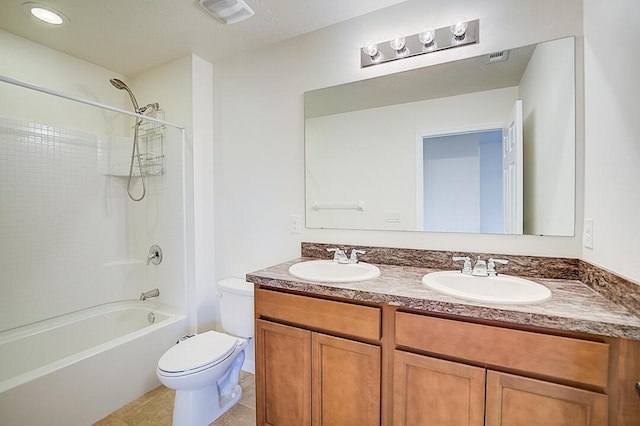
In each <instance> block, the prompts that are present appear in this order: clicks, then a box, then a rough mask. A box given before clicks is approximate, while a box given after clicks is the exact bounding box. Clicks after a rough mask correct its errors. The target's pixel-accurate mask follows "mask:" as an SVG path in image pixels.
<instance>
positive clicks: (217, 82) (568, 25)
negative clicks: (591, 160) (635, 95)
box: [214, 0, 582, 276]
mask: <svg viewBox="0 0 640 426" xmlns="http://www.w3.org/2000/svg"><path fill="white" fill-rule="evenodd" d="M460 15H463V16H466V17H467V18H468V19H472V18H479V19H480V43H479V44H477V45H474V46H470V47H464V48H460V49H451V50H447V51H443V52H439V53H437V54H433V55H422V56H419V57H415V58H410V59H406V60H403V61H395V62H392V63H388V64H383V65H379V66H374V67H369V68H367V69H364V70H363V69H360V64H359V60H360V58H359V53H358V52H359V48H360V46H362V45H363V43H364V42H365V41H367V40H376V41H382V40H387V39H389V38H390V37H391V35H393V34H394V33H396V32H404V33H407V34H412V33H417V32H418V31H420V30H421V29H422V28H424V27H430V26H432V27H440V26H445V25H448V24H449V23H450V21H451V20H453V19H455V18H456V17H457V16H460ZM570 35H577V36H581V35H582V2H581V1H578V0H571V1H562V2H557V1H551V0H545V1H537V2H531V1H528V0H518V1H513V0H489V1H482V2H478V1H473V0H466V1H457V2H442V1H434V0H429V1H424V0H409V1H406V2H403V3H401V4H399V5H396V6H392V7H390V8H387V9H383V10H381V11H378V12H375V13H371V14H368V15H365V16H362V17H359V18H356V19H352V20H349V21H346V22H343V23H340V24H338V25H334V26H332V27H329V28H325V29H322V30H319V31H316V32H313V33H310V34H306V35H304V36H301V37H298V38H296V39H293V40H289V41H286V42H283V43H279V44H277V45H274V46H271V47H268V48H265V49H261V50H259V51H254V52H252V53H250V54H246V55H241V56H238V57H236V58H232V59H229V60H227V61H224V62H220V63H217V64H214V123H215V126H214V138H215V141H214V143H215V152H214V154H215V162H214V169H215V182H216V201H215V203H216V212H215V213H216V266H217V274H218V275H219V276H226V275H242V274H244V273H246V272H249V271H251V270H255V269H258V268H260V267H265V266H268V265H270V264H274V263H278V262H282V261H285V260H287V259H291V258H294V257H296V256H298V255H299V253H300V241H326V242H335V243H351V244H362V245H365V244H366V245H379V246H395V247H409V248H425V249H451V250H477V251H487V252H497V253H521V254H532V255H549V256H551V255H555V256H568V257H578V256H579V255H580V251H581V250H580V245H581V240H580V235H578V236H575V237H535V236H497V235H469V234H425V233H415V232H399V231H341V230H317V229H307V230H303V232H302V233H301V234H291V233H289V215H290V214H299V215H301V216H304V209H305V205H304V127H303V121H304V118H303V117H304V115H303V93H304V92H305V91H309V90H313V89H318V88H322V87H327V86H332V85H336V84H341V83H346V82H349V81H354V80H361V79H365V78H370V77H374V76H378V75H382V74H387V73H392V72H397V71H402V70H406V69H411V68H417V67H421V66H425V65H430V64H433V63H437V62H446V61H450V60H453V59H457V58H461V57H468V56H477V55H480V54H483V53H489V52H493V51H496V50H501V49H505V48H511V47H518V46H523V45H528V44H532V43H537V42H540V41H545V40H550V39H556V38H560V37H565V36H570ZM579 125H580V126H581V125H582V123H579ZM578 144H579V145H580V146H581V144H582V141H578ZM345 179H348V177H347V176H345ZM579 197H580V195H579ZM579 200H581V198H579ZM577 208H578V210H579V215H581V208H582V206H581V202H579V204H578V206H577ZM577 226H581V223H580V224H579V225H578V224H577ZM578 229H579V228H578ZM578 234H579V233H578Z"/></svg>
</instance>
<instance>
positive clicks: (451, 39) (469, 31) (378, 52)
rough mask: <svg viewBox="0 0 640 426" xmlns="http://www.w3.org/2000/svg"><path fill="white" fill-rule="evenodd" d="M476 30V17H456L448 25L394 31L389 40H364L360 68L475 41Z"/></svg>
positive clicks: (478, 29)
mask: <svg viewBox="0 0 640 426" xmlns="http://www.w3.org/2000/svg"><path fill="white" fill-rule="evenodd" d="M479 34H480V20H478V19H475V20H473V21H466V20H464V19H458V20H456V22H454V23H453V24H451V25H450V26H448V27H442V28H436V29H425V30H423V31H422V32H420V33H418V34H413V35H410V36H402V35H395V36H394V37H393V38H392V39H391V40H388V41H385V42H381V43H378V44H375V43H371V42H368V43H366V44H365V46H364V47H362V49H360V68H366V67H369V66H371V65H377V64H382V63H385V62H389V61H395V60H396V59H402V58H410V57H412V56H417V55H423V54H425V53H430V52H436V51H438V50H444V49H449V48H452V47H460V46H465V45H467V44H475V43H478V38H479Z"/></svg>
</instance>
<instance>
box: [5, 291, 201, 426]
mask: <svg viewBox="0 0 640 426" xmlns="http://www.w3.org/2000/svg"><path fill="white" fill-rule="evenodd" d="M187 330H188V322H187V318H186V316H185V315H183V314H180V313H176V312H175V311H172V310H171V308H169V307H167V306H163V305H160V304H157V303H155V301H149V300H147V301H144V302H139V301H125V302H116V303H109V304H105V305H101V306H97V307H94V308H90V309H86V310H82V311H79V312H74V313H71V314H68V315H63V316H60V317H57V318H53V319H50V320H46V321H42V322H38V323H35V324H31V325H28V326H24V327H19V328H15V329H12V330H8V331H4V332H1V333H0V425H12V426H19V425H25V426H27V425H28V426H37V425H52V426H55V425H61V426H62V425H64V426H72V425H82V426H86V425H90V424H92V423H94V422H96V421H97V420H100V419H101V418H103V417H104V416H106V415H108V414H109V413H111V412H113V411H115V410H117V409H118V408H120V407H121V406H123V405H124V404H126V403H128V402H130V401H132V400H134V399H136V398H138V397H139V396H141V395H142V394H144V393H145V392H148V391H149V390H151V389H153V388H154V387H156V386H158V385H159V384H160V383H159V382H158V380H157V378H156V365H157V362H158V359H159V358H160V356H162V354H163V353H164V352H165V351H166V350H167V349H168V348H170V347H171V346H172V345H173V344H175V342H176V340H177V339H178V338H179V337H180V336H182V335H184V334H186V332H187Z"/></svg>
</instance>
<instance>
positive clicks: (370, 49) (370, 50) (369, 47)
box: [362, 42, 378, 57]
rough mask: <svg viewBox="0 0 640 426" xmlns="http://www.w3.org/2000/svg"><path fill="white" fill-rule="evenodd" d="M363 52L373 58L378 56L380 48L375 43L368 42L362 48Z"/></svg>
mask: <svg viewBox="0 0 640 426" xmlns="http://www.w3.org/2000/svg"><path fill="white" fill-rule="evenodd" d="M362 51H363V52H364V54H365V55H369V56H371V57H373V56H376V55H377V54H378V46H377V45H376V44H375V43H371V42H367V43H366V44H365V45H364V47H363V48H362Z"/></svg>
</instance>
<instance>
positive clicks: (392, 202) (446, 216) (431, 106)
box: [305, 37, 575, 235]
mask: <svg viewBox="0 0 640 426" xmlns="http://www.w3.org/2000/svg"><path fill="white" fill-rule="evenodd" d="M305 162H306V164H305V166H306V225H307V227H308V228H333V229H367V230H407V231H429V232H467V233H496V234H523V233H524V234H532V235H573V232H574V205H575V201H574V199H575V185H574V182H575V176H574V175H575V80H574V40H573V38H572V37H570V38H566V39H560V40H555V41H550V42H545V43H540V44H538V45H533V46H525V47H522V48H518V49H511V50H509V51H503V52H497V53H496V54H491V55H483V56H479V57H475V58H468V59H464V60H460V61H455V62H450V63H445V64H440V65H434V66H430V67H425V68H421V69H416V70H412V71H407V72H403V73H398V74H391V75H387V76H383V77H378V78H374V79H370V80H363V81H358V82H354V83H349V84H344V85H341V86H335V87H329V88H325V89H319V90H315V91H312V92H308V93H306V94H305Z"/></svg>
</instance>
